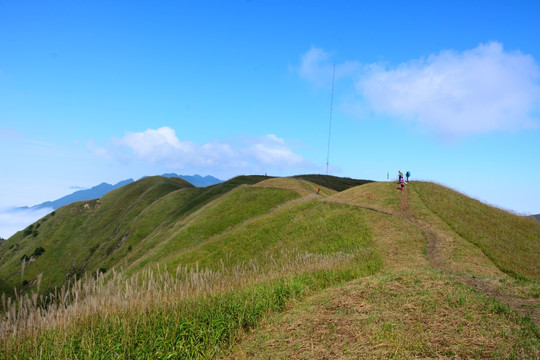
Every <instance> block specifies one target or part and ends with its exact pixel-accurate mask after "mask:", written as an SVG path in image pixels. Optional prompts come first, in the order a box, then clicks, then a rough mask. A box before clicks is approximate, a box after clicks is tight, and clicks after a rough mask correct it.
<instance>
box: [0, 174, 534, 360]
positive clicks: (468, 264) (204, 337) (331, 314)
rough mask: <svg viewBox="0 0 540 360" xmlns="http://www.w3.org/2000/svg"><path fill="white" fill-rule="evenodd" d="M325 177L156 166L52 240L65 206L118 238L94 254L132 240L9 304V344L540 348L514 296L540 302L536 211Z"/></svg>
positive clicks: (241, 349)
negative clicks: (62, 283)
mask: <svg viewBox="0 0 540 360" xmlns="http://www.w3.org/2000/svg"><path fill="white" fill-rule="evenodd" d="M308 177H310V176H308ZM311 179H312V180H313V181H310V180H308V179H306V178H301V177H300V178H268V177H238V178H235V179H231V180H230V181H229V182H225V183H223V184H219V185H216V186H211V187H209V188H205V189H193V188H190V187H182V186H172V187H170V184H167V183H165V184H164V183H162V182H161V181H162V180H161V179H154V180H151V181H149V182H148V183H147V184H146V185H145V186H142V184H138V186H140V189H139V190H140V191H134V190H133V189H124V190H125V192H124V193H123V194H112V195H113V196H112V197H110V198H106V197H104V198H103V199H101V201H100V202H97V201H96V202H95V203H92V204H88V206H87V207H85V205H87V204H79V205H78V206H79V207H74V208H66V209H62V211H57V213H56V214H55V215H51V216H50V218H47V219H45V220H44V222H43V223H42V225H41V226H40V227H39V229H38V231H39V234H38V235H37V236H36V238H38V237H39V236H41V233H42V228H44V227H45V226H46V225H44V224H45V223H46V222H48V221H51V218H53V217H58V216H59V215H60V216H61V219H64V220H65V221H66V222H68V224H67V225H65V228H66V234H67V228H69V227H73V226H75V227H79V228H84V229H85V230H86V231H87V232H90V231H92V229H91V228H90V226H95V225H96V224H99V225H100V226H101V227H103V228H105V229H107V231H106V232H104V233H103V234H102V235H108V236H110V234H111V231H112V234H113V235H114V236H112V239H111V240H107V239H108V238H102V240H101V243H100V245H99V246H98V247H97V248H96V249H94V250H93V253H94V254H103V251H104V250H106V249H107V247H106V246H105V245H109V244H114V241H113V240H114V239H117V241H119V243H120V244H121V245H120V246H119V247H118V248H115V249H114V251H112V253H111V254H110V256H108V257H106V258H104V259H103V261H104V262H102V263H100V264H105V263H106V262H105V261H110V262H109V263H107V264H111V266H112V265H115V271H114V272H113V271H109V272H108V273H107V274H105V275H104V276H100V277H99V278H97V279H94V278H92V277H90V278H87V279H85V280H84V281H79V282H77V283H76V284H74V285H73V286H72V287H71V288H70V289H69V290H68V291H67V293H66V295H65V296H59V297H55V298H53V299H51V306H49V307H47V308H46V307H45V306H42V304H40V302H39V301H34V300H33V299H34V298H33V297H32V293H31V292H27V294H26V295H24V296H22V297H21V299H20V300H19V301H18V302H16V304H15V305H13V304H12V305H8V306H7V308H6V310H7V311H6V312H5V313H3V314H2V315H0V348H2V349H3V350H4V354H7V355H6V356H7V357H8V358H26V359H36V358H96V359H99V358H120V359H148V358H152V359H167V358H183V359H211V358H229V359H241V358H261V359H262V358H276V359H277V358H295V359H297V358H298V359H311V358H366V359H371V358H373V359H376V358H496V359H499V358H538V357H539V356H540V330H539V329H538V326H537V325H536V324H535V323H534V321H533V320H534V319H535V318H534V317H533V316H531V317H527V316H522V315H521V314H522V313H520V312H517V311H515V308H514V307H512V306H514V305H515V304H516V303H512V302H510V305H507V304H506V303H505V302H502V301H501V300H500V299H504V300H507V299H509V298H512V299H514V300H516V299H517V300H522V301H523V303H526V305H527V306H528V309H530V310H534V309H537V308H538V309H540V308H539V307H538V306H539V305H540V304H538V303H539V301H538V300H540V299H538V297H536V298H535V296H534V291H529V290H527V289H529V288H530V287H531V286H534V283H535V279H536V275H535V272H534V271H535V270H534V266H531V265H530V263H532V262H534V261H537V258H538V256H540V255H539V253H538V251H537V250H536V247H535V246H536V242H537V241H538V236H537V232H536V231H537V230H536V229H537V228H536V227H535V226H536V225H531V224H532V223H524V222H519V221H516V220H515V219H514V217H513V215H512V214H508V213H504V212H503V213H502V214H499V213H498V211H499V210H498V209H493V208H491V207H486V205H483V204H480V203H476V202H475V201H474V200H472V199H469V198H467V197H462V195H461V194H458V193H455V192H453V191H452V190H450V189H447V188H444V187H440V186H438V185H435V184H430V183H410V184H409V185H408V188H407V190H405V191H403V192H402V191H399V190H396V185H395V184H393V183H389V182H384V183H373V182H371V183H362V185H361V186H352V187H351V186H348V185H347V184H350V185H352V183H351V182H350V181H349V180H347V179H345V180H344V179H340V178H334V177H324V176H315V177H311ZM315 181H318V182H315ZM158 183H159V184H161V185H157V184H158ZM323 184H326V185H323ZM177 185H178V184H177ZM154 186H158V188H161V187H163V190H162V191H159V190H158V189H155V188H154ZM319 186H320V187H321V188H322V189H321V190H322V191H321V193H320V194H316V193H315V192H316V188H317V187H319ZM165 188H168V190H165ZM336 188H337V189H341V191H337V190H336ZM336 191H337V192H336ZM145 193H147V194H149V195H148V197H145V196H144V195H143V194H145ZM124 198H125V199H130V200H129V201H123V200H122V199H124ZM432 198H433V199H432ZM105 205H108V206H105ZM81 206H82V208H81ZM68 211H70V212H71V214H72V215H73V214H76V215H77V216H71V217H70V216H68ZM85 211H86V212H85ZM101 211H103V213H101ZM460 213H461V217H463V218H464V220H463V219H459V218H458V217H459V216H460V215H459V214H460ZM85 214H86V215H85ZM107 214H108V215H111V214H114V216H105V215H107ZM463 214H465V216H464V215H463ZM494 217H497V219H498V221H495V222H491V223H489V225H488V226H485V225H484V222H485V221H487V220H486V218H494ZM118 219H122V220H123V221H122V222H118ZM42 220H43V219H42ZM42 220H40V221H42ZM53 220H55V221H58V219H57V218H55V219H53ZM531 221H532V220H531ZM85 226H86V228H85ZM117 228H118V231H116V234H115V233H114V231H115V229H117ZM34 230H35V229H33V230H32V231H34ZM93 231H96V230H95V229H94V230H93ZM98 233H99V232H98ZM73 234H74V235H75V238H74V239H77V236H79V237H82V236H83V234H84V231H80V232H74V233H73ZM126 234H127V235H126ZM497 234H499V235H500V236H499V238H496V237H495V235H497ZM32 236H33V235H32V234H29V235H27V237H32ZM100 236H101V235H100ZM507 237H508V238H507ZM501 238H502V239H506V240H505V241H504V242H506V243H510V245H508V244H503V243H502V242H503V241H502V240H500V239H501ZM85 239H88V238H85ZM10 240H11V239H10ZM87 241H88V240H87ZM107 241H108V242H107ZM15 244H16V243H11V244H8V245H9V246H11V245H14V246H13V247H12V249H11V251H13V248H14V247H15ZM3 246H4V247H5V245H3ZM20 246H22V245H20ZM25 246H27V245H25ZM504 246H507V248H505V249H506V250H505V251H507V252H514V254H511V255H509V254H507V253H505V251H500V249H499V248H501V247H504ZM27 248H28V249H29V247H27ZM2 251H3V250H0V254H1V253H2ZM46 251H47V250H46ZM105 252H106V251H105ZM527 252H535V254H533V255H530V254H529V255H527V254H526V253H527ZM45 254H46V253H44V254H42V255H40V256H44V255H45ZM526 255H527V256H529V257H528V258H527V261H526V264H520V265H516V264H514V263H515V262H518V261H519V259H520V258H522V257H523V256H526ZM96 256H97V255H96ZM100 256H101V255H100ZM504 257H506V258H507V259H503V258H504ZM40 260H41V259H39V258H38V260H36V261H35V262H34V263H37V262H38V261H40ZM34 263H32V264H29V265H28V267H29V268H30V267H31V266H32V265H33V264H34ZM536 263H538V261H537V262H536ZM499 268H501V269H504V270H505V271H506V273H507V274H510V275H512V276H514V277H515V278H518V279H521V280H519V281H515V282H513V281H511V278H510V276H508V275H505V274H504V273H503V272H501V271H500V270H498V269H499ZM471 275H473V276H471ZM17 276H18V278H19V279H20V278H21V274H20V273H19V274H18V275H17ZM44 276H45V275H44ZM0 278H1V276H0ZM25 278H26V275H25ZM526 279H529V280H526ZM495 283H497V284H503V285H501V286H500V288H495V287H491V288H490V289H494V290H495V291H489V292H488V291H485V290H483V289H482V288H478V287H475V286H474V285H475V284H483V285H484V286H488V285H489V284H495ZM531 284H532V285H531ZM488 287H489V286H488ZM503 287H504V291H505V293H504V295H505V296H504V297H500V296H498V295H499V294H500V292H501V291H502V290H501V288H503Z"/></svg>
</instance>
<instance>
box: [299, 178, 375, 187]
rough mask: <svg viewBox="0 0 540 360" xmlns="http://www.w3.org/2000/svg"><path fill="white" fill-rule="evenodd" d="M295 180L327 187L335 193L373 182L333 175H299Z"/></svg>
mask: <svg viewBox="0 0 540 360" xmlns="http://www.w3.org/2000/svg"><path fill="white" fill-rule="evenodd" d="M294 178H295V179H302V180H306V181H309V182H312V183H314V184H317V185H320V186H324V187H327V188H329V189H332V190H335V191H343V190H346V189H349V188H352V187H355V186H359V185H364V184H368V183H370V182H373V181H371V180H358V179H351V178H344V177H338V176H332V175H297V176H294Z"/></svg>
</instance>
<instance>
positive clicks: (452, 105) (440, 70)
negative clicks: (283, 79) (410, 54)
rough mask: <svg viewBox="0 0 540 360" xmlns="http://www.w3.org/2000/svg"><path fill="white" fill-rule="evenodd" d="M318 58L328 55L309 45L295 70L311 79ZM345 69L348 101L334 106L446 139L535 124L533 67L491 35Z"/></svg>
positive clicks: (538, 73)
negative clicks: (419, 55) (455, 47)
mask: <svg viewBox="0 0 540 360" xmlns="http://www.w3.org/2000/svg"><path fill="white" fill-rule="evenodd" d="M326 63H329V54H328V53H326V52H324V50H321V49H313V48H312V49H310V50H309V51H308V52H307V53H306V54H305V55H304V56H303V58H302V68H303V67H304V65H305V69H304V72H300V76H301V77H303V78H304V79H306V80H308V81H310V82H311V81H312V80H311V78H310V77H309V76H308V75H306V74H311V75H312V76H316V74H317V73H318V72H326V71H327V65H326ZM317 64H318V65H317ZM337 68H338V67H337V66H336V69H337ZM349 68H350V69H354V70H355V71H356V76H357V79H353V78H351V80H354V81H356V91H357V93H356V94H354V95H353V96H354V97H355V98H356V100H353V101H351V100H350V99H349V100H348V101H347V103H346V104H343V105H342V108H344V109H347V111H349V112H351V113H354V114H356V115H358V116H361V117H363V116H366V114H368V113H372V114H375V115H386V116H391V117H394V118H397V119H401V120H405V121H409V122H412V123H413V124H416V125H418V126H419V127H420V128H422V129H425V130H428V131H430V132H433V133H435V134H437V135H439V136H442V137H447V138H456V137H461V136H465V135H470V134H479V133H486V132H490V131H495V130H519V129H526V128H531V127H536V126H538V114H539V110H540V109H539V104H540V84H539V77H540V69H539V67H538V65H537V64H536V62H535V60H534V59H533V58H532V57H531V56H530V55H526V54H522V53H520V52H516V51H514V52H509V51H505V50H504V49H503V46H502V44H500V43H498V42H490V43H487V44H481V45H479V46H478V47H476V48H474V49H471V50H466V51H463V52H457V51H451V50H445V51H441V52H440V53H438V54H432V55H430V56H429V57H427V58H423V59H418V60H412V61H409V62H406V63H402V64H400V65H399V66H397V67H394V68H389V67H385V66H383V65H381V64H370V65H365V66H360V65H358V64H357V65H356V66H355V67H354V68H353V67H350V66H349Z"/></svg>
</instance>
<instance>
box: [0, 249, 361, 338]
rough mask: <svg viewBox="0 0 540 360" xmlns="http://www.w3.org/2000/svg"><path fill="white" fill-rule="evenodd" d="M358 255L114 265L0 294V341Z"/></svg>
mask: <svg viewBox="0 0 540 360" xmlns="http://www.w3.org/2000/svg"><path fill="white" fill-rule="evenodd" d="M355 261H358V254H344V253H334V254H332V255H323V254H309V253H299V252H288V251H282V252H281V254H280V256H279V257H278V258H273V257H270V258H268V259H266V261H264V263H265V265H264V266H260V265H259V264H258V263H256V262H253V261H249V262H248V263H243V264H239V265H236V266H234V267H232V268H228V267H226V266H225V265H224V264H223V263H222V268H221V270H220V271H212V270H209V269H199V268H198V266H195V267H193V268H188V267H178V268H177V271H176V274H175V275H171V274H170V273H169V272H168V271H164V270H163V269H161V270H163V271H161V270H160V268H159V266H158V271H156V272H154V271H151V270H146V271H144V272H143V273H141V274H138V275H135V276H129V277H127V276H126V275H125V274H124V273H122V272H115V271H113V272H112V274H110V275H109V276H107V277H105V276H103V274H100V275H99V276H97V277H95V278H94V277H85V278H84V279H79V280H76V281H74V282H71V283H69V284H68V285H67V286H63V287H62V288H61V289H58V290H57V291H55V292H54V293H51V294H49V295H48V296H47V297H44V296H40V297H39V298H38V295H37V294H36V293H32V294H28V293H27V294H25V295H24V296H23V297H21V298H19V297H17V298H16V299H12V298H6V297H5V296H3V297H2V306H3V310H4V313H2V314H0V344H1V343H2V342H4V341H9V338H11V337H23V336H31V335H33V334H34V333H36V332H39V331H43V330H47V329H52V328H58V327H65V326H67V325H68V324H70V323H71V322H72V321H75V320H77V319H81V318H88V317H92V316H96V315H99V316H101V317H107V316H114V314H117V313H119V312H126V311H139V312H141V311H142V312H144V311H146V310H147V309H151V308H152V307H154V306H160V307H161V306H165V307H167V306H170V305H174V304H176V303H177V302H178V301H182V300H185V299H192V298H197V297H201V296H211V295H215V294H216V293H220V292H224V291H229V290H233V289H239V288H242V287H245V286H247V285H250V284H254V283H258V282H262V281H269V280H272V279H277V278H280V277H283V276H287V275H290V274H294V273H300V272H308V271H319V270H336V269H340V268H341V269H342V268H345V267H347V266H350V265H351V264H352V263H354V262H355Z"/></svg>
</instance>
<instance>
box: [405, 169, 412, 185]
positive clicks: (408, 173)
mask: <svg viewBox="0 0 540 360" xmlns="http://www.w3.org/2000/svg"><path fill="white" fill-rule="evenodd" d="M405 176H406V177H407V182H409V176H411V172H410V171H409V170H407V172H406V173H405Z"/></svg>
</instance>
